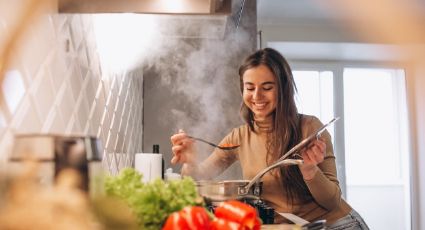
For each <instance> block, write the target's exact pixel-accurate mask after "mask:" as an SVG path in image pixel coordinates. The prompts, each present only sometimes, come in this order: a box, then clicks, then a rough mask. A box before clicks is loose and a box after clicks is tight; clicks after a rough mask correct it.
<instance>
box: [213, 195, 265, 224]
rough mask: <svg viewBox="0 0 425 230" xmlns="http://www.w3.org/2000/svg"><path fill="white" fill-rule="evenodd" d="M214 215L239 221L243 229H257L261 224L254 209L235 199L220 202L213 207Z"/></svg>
mask: <svg viewBox="0 0 425 230" xmlns="http://www.w3.org/2000/svg"><path fill="white" fill-rule="evenodd" d="M215 216H216V217H217V218H223V219H226V220H230V221H233V222H236V223H239V224H241V225H242V227H243V228H244V229H257V228H259V226H260V225H261V224H260V221H259V220H258V218H257V212H256V211H255V209H254V208H253V207H252V206H250V205H248V204H245V203H242V202H240V201H237V200H230V201H225V202H222V203H220V205H219V206H218V207H217V208H216V209H215Z"/></svg>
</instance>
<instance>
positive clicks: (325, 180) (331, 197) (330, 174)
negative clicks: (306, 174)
mask: <svg viewBox="0 0 425 230" xmlns="http://www.w3.org/2000/svg"><path fill="white" fill-rule="evenodd" d="M309 123H310V125H309V128H308V129H311V131H313V130H316V129H317V128H319V127H320V126H321V125H322V123H321V122H320V121H319V119H317V118H313V119H312V121H311V122H309ZM320 138H321V139H322V140H323V141H325V143H326V153H325V158H324V160H323V162H322V163H320V164H319V165H318V167H319V169H320V170H318V171H317V173H316V175H315V176H314V177H313V178H312V179H310V180H306V181H305V183H306V185H307V187H308V188H309V190H310V192H311V194H312V195H313V198H314V200H315V201H316V202H317V203H318V204H319V205H320V206H322V207H323V208H325V209H327V210H333V209H334V208H336V207H339V205H340V203H341V199H342V197H341V189H340V187H339V181H338V178H337V171H336V163H335V155H334V153H333V146H332V142H331V136H330V134H329V133H328V132H327V131H325V132H323V133H322V135H321V137H320Z"/></svg>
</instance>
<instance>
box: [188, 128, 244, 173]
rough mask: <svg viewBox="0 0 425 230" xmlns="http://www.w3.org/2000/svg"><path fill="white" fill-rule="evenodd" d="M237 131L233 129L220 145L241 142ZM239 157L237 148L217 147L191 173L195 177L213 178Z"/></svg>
mask: <svg viewBox="0 0 425 230" xmlns="http://www.w3.org/2000/svg"><path fill="white" fill-rule="evenodd" d="M237 132H238V129H233V130H232V132H230V133H229V134H228V135H227V136H225V137H224V138H223V140H222V141H221V142H220V145H224V144H239V139H238V138H237V137H238V135H237ZM237 159H238V154H237V150H226V151H223V150H220V149H217V148H216V149H214V151H213V152H212V153H211V154H210V155H209V156H208V157H207V158H206V159H205V160H203V161H202V162H201V163H199V165H197V166H196V169H195V170H192V172H191V173H190V175H191V176H192V177H194V178H195V179H205V180H208V179H213V178H215V177H217V176H218V175H220V174H221V173H222V172H223V171H224V170H226V169H227V168H228V167H229V166H231V165H232V164H233V163H234V162H235V161H236V160H237ZM185 171H186V170H185Z"/></svg>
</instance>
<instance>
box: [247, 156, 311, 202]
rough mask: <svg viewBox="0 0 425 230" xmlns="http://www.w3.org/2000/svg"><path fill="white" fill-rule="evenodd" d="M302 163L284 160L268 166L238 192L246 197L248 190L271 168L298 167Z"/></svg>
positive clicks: (295, 160)
mask: <svg viewBox="0 0 425 230" xmlns="http://www.w3.org/2000/svg"><path fill="white" fill-rule="evenodd" d="M302 163H304V161H303V160H299V159H285V160H281V161H278V162H276V163H274V164H272V165H270V166H269V167H267V168H265V169H263V170H261V171H260V172H259V173H258V174H257V175H256V176H255V177H254V178H252V180H251V181H250V182H249V183H248V184H247V185H246V186H245V187H243V188H242V189H241V190H240V193H241V195H246V194H248V191H249V189H250V188H251V187H252V186H253V185H254V184H255V183H257V181H258V180H259V179H261V177H263V176H264V174H266V173H267V172H268V171H270V170H271V169H273V168H276V167H277V166H281V165H300V164H302Z"/></svg>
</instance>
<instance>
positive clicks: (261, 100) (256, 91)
mask: <svg viewBox="0 0 425 230" xmlns="http://www.w3.org/2000/svg"><path fill="white" fill-rule="evenodd" d="M242 79H243V101H244V103H245V105H246V106H247V107H248V108H250V109H251V111H252V112H253V113H254V117H255V119H256V120H264V119H265V118H267V117H269V116H270V115H271V114H272V112H273V111H274V110H275V109H276V104H277V89H278V88H277V83H276V78H275V76H274V74H273V73H272V72H271V71H270V69H269V68H268V67H267V66H265V65H259V66H257V67H255V68H251V69H248V70H246V71H245V73H244V74H243V76H242Z"/></svg>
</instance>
